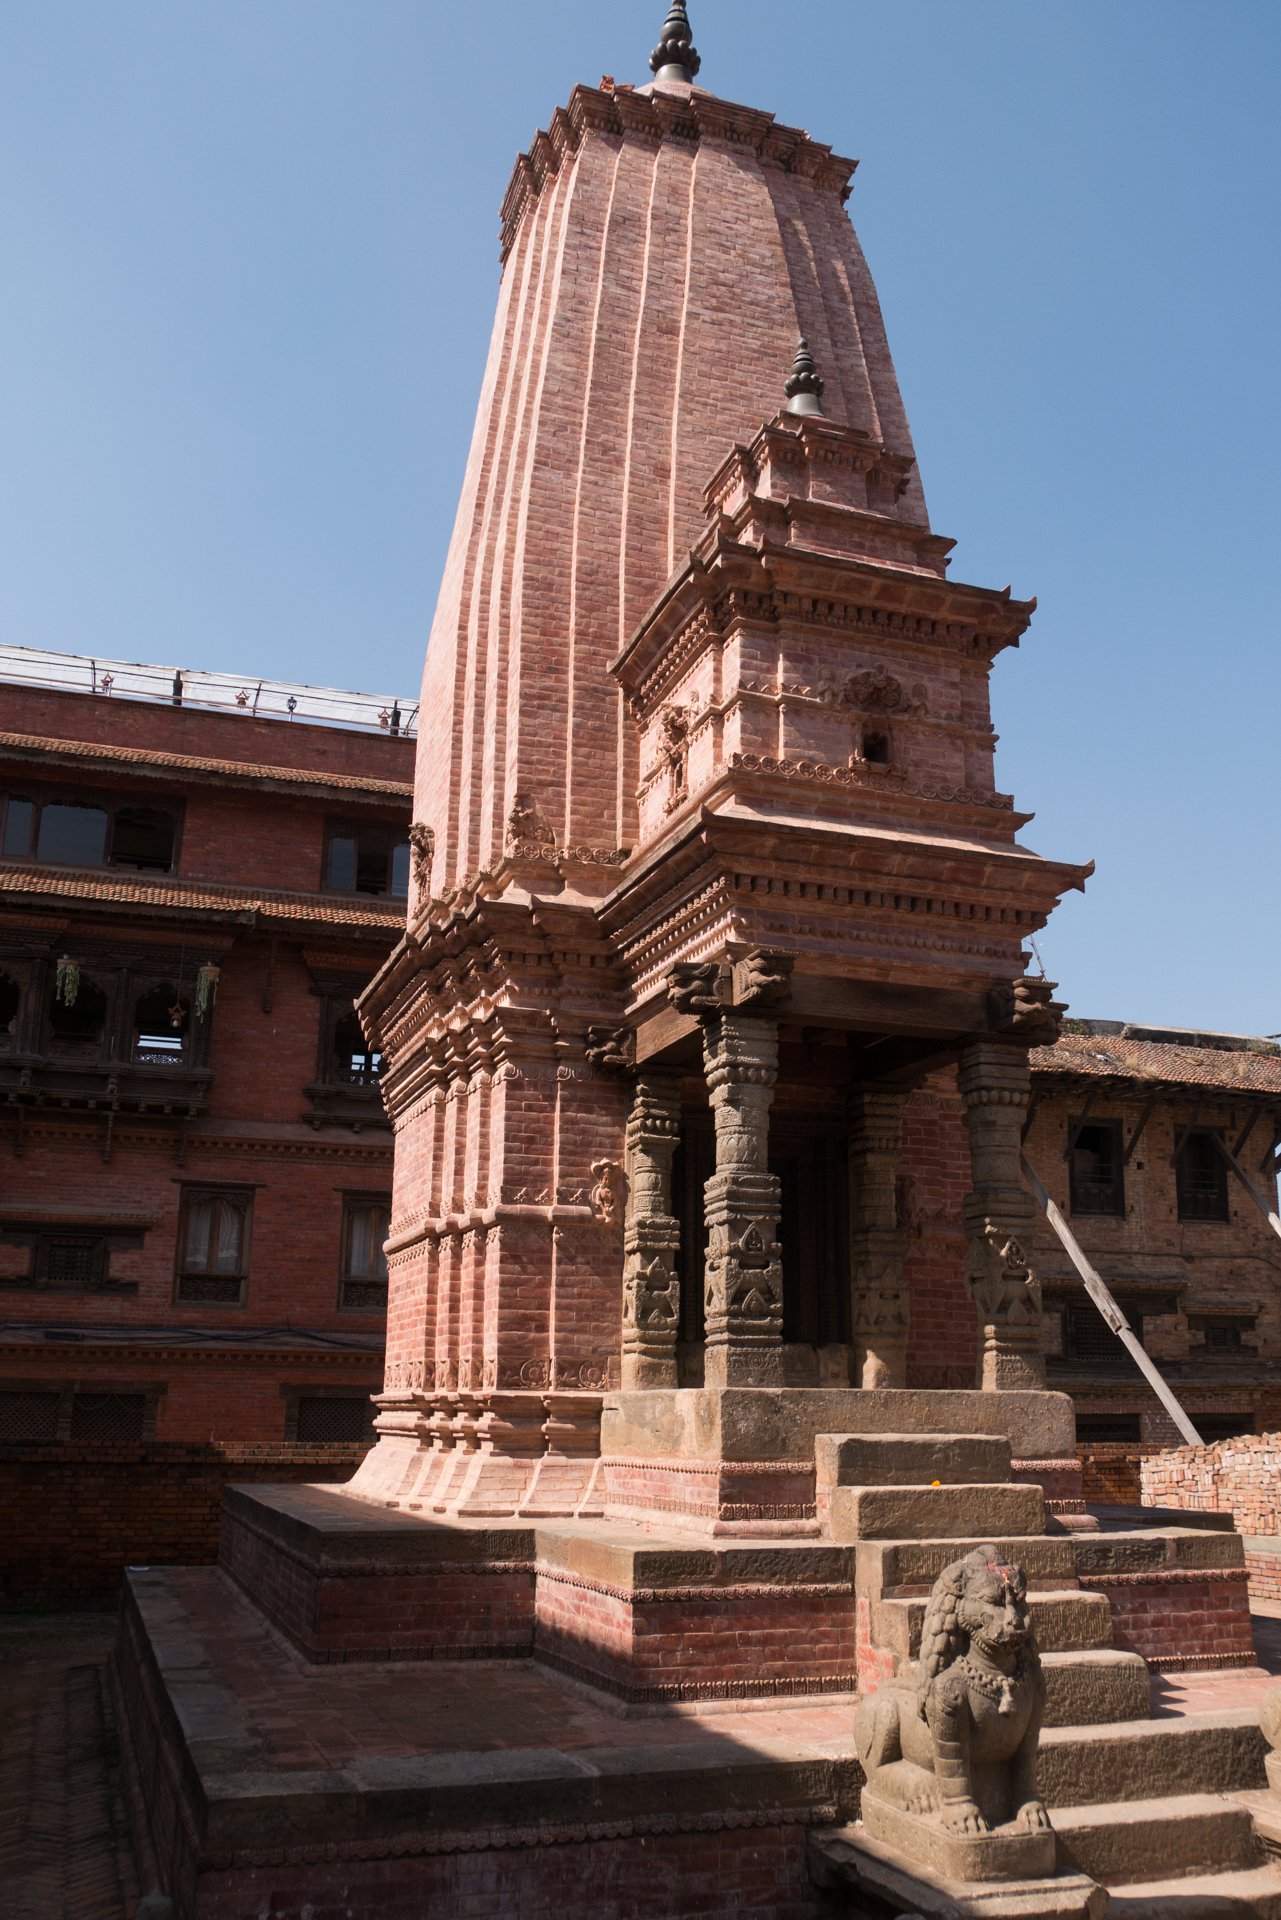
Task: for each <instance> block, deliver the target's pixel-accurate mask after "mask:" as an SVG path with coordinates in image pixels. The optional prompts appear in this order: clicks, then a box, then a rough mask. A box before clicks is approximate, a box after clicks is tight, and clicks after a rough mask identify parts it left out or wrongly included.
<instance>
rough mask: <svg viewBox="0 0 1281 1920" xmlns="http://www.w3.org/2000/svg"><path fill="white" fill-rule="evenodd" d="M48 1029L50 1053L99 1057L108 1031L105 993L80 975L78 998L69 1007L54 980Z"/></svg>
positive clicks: (50, 994) (84, 976)
mask: <svg viewBox="0 0 1281 1920" xmlns="http://www.w3.org/2000/svg"><path fill="white" fill-rule="evenodd" d="M48 1028H49V1031H48V1038H47V1045H48V1048H49V1051H50V1052H51V1053H53V1054H58V1055H63V1056H66V1055H72V1056H74V1057H75V1058H77V1059H84V1058H85V1057H86V1056H96V1055H97V1053H98V1051H99V1049H100V1048H101V1046H102V1043H103V1040H104V1038H105V1036H106V1032H107V996H106V994H105V993H104V992H103V990H102V988H101V987H99V986H97V985H96V984H95V983H94V982H93V981H92V980H90V979H88V978H87V976H86V975H84V974H81V975H80V978H79V980H78V982H77V983H76V997H75V999H74V1000H73V1001H72V1002H71V1004H70V1006H68V1005H67V1001H66V998H65V995H60V994H59V992H58V989H57V985H56V983H55V985H54V986H52V987H50V989H49V1003H48Z"/></svg>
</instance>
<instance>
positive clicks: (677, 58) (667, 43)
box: [649, 0, 703, 86]
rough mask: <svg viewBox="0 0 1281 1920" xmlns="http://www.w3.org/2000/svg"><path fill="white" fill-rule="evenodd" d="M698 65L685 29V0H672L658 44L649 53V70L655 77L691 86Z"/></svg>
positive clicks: (695, 51)
mask: <svg viewBox="0 0 1281 1920" xmlns="http://www.w3.org/2000/svg"><path fill="white" fill-rule="evenodd" d="M702 64H703V63H702V61H701V60H700V59H699V57H698V53H697V50H696V49H695V46H694V39H693V35H692V34H691V33H690V30H689V16H688V15H687V13H686V12H685V0H672V7H671V12H670V13H669V14H668V16H667V18H666V20H664V22H663V31H662V33H661V34H660V35H659V36H658V45H657V46H656V47H655V48H654V51H653V53H651V54H650V56H649V70H650V72H651V73H652V74H653V76H654V78H655V79H656V80H683V81H684V82H685V84H686V86H693V84H694V75H695V74H696V73H697V72H698V69H699V68H700V67H701V66H702Z"/></svg>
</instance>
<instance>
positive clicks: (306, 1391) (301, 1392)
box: [280, 1381, 379, 1447]
mask: <svg viewBox="0 0 1281 1920" xmlns="http://www.w3.org/2000/svg"><path fill="white" fill-rule="evenodd" d="M378 1391H379V1389H378V1388H377V1387H375V1386H371V1387H370V1388H369V1390H368V1391H367V1392H365V1393H363V1394H362V1392H361V1390H360V1388H359V1387H352V1386H324V1387H318V1386H314V1385H312V1383H311V1382H310V1381H304V1382H303V1383H302V1384H301V1385H294V1384H293V1383H292V1382H286V1383H284V1384H282V1386H281V1389H280V1394H281V1398H282V1399H283V1401H284V1403H285V1439H286V1441H287V1442H292V1443H293V1444H295V1445H297V1446H304V1447H354V1446H361V1445H363V1444H364V1441H363V1440H359V1441H358V1440H299V1438H298V1403H299V1401H300V1400H361V1399H363V1400H364V1401H365V1403H366V1404H367V1406H368V1408H369V1412H368V1414H367V1415H366V1417H365V1433H366V1435H367V1436H368V1441H369V1444H370V1445H371V1446H372V1445H373V1444H374V1442H375V1441H376V1440H377V1438H378V1435H377V1432H376V1431H375V1429H374V1424H373V1423H374V1420H375V1418H376V1417H377V1412H378V1409H377V1408H376V1407H375V1406H374V1404H373V1396H374V1394H375V1393H377V1392H378Z"/></svg>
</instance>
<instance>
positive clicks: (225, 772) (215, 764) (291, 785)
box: [0, 733, 414, 812]
mask: <svg viewBox="0 0 1281 1920" xmlns="http://www.w3.org/2000/svg"><path fill="white" fill-rule="evenodd" d="M0 759H5V760H17V761H24V762H27V763H38V764H39V766H40V767H41V768H48V767H67V768H69V769H70V768H72V767H75V768H81V769H83V768H86V767H88V768H91V769H92V770H93V771H95V772H103V773H116V772H118V771H119V770H120V768H122V767H128V769H129V771H130V773H131V774H135V775H137V777H138V778H139V779H142V780H164V781H166V782H167V783H168V784H169V785H170V786H172V785H173V784H174V776H175V775H178V776H180V777H181V779H182V781H183V782H184V783H186V782H193V781H194V782H195V783H196V784H198V785H201V786H216V787H227V786H231V787H249V788H252V789H254V790H256V791H259V792H263V791H266V792H268V793H305V794H306V795H307V796H308V798H310V799H317V800H338V801H341V803H342V804H343V806H362V805H375V806H379V807H381V808H382V809H383V811H384V812H385V811H387V809H388V807H389V806H390V805H391V804H392V803H396V802H402V803H403V804H404V805H405V806H408V805H409V804H410V803H411V802H412V800H413V797H414V789H413V785H412V783H410V782H407V781H401V780H375V779H374V778H372V776H369V777H367V776H365V775H363V774H362V775H357V774H351V773H324V772H321V771H320V770H319V769H317V770H316V771H314V772H313V771H310V770H307V769H304V768H299V767H264V766H259V765H257V764H256V763H255V762H252V761H243V760H212V759H207V758H205V757H204V756H203V755H199V754H192V753H166V752H162V751H161V750H160V749H159V748H156V747H112V746H106V745H104V744H103V743H102V742H101V741H97V740H63V739H59V738H57V737H53V736H51V737H48V738H46V737H45V736H43V735H41V734H34V733H0Z"/></svg>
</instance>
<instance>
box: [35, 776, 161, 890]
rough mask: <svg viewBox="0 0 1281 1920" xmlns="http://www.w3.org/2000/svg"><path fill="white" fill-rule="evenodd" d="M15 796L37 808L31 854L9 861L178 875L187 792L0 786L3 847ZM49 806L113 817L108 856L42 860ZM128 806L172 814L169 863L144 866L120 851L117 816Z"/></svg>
mask: <svg viewBox="0 0 1281 1920" xmlns="http://www.w3.org/2000/svg"><path fill="white" fill-rule="evenodd" d="M14 800H19V801H25V802H27V803H28V804H29V805H30V806H31V809H32V813H31V828H30V832H29V834H28V836H27V850H26V852H25V853H4V854H3V855H0V857H2V858H4V859H5V860H20V861H23V862H29V863H30V864H31V865H33V866H44V867H66V868H68V869H70V870H71V871H73V872H77V871H83V872H85V873H102V872H104V871H105V870H106V869H108V868H111V869H113V870H114V871H116V872H117V873H129V872H132V873H143V874H145V873H166V874H174V873H177V872H178V870H179V860H180V856H181V848H182V829H183V821H184V816H185V812H186V802H185V801H184V799H183V797H182V795H181V794H168V793H165V794H152V793H127V792H122V791H121V790H120V789H119V788H117V787H78V786H52V785H48V784H47V783H45V782H44V781H39V780H37V781H32V782H30V783H25V782H15V783H14V784H13V786H8V785H6V786H5V787H3V788H0V848H3V846H4V841H5V835H6V833H7V830H8V825H9V806H10V803H11V802H12V801H14ZM45 807H92V808H95V809H97V810H98V811H99V812H101V813H105V814H106V816H107V830H106V833H105V835H104V838H103V848H102V859H101V860H100V861H96V862H92V863H90V864H89V865H87V866H86V865H85V864H84V863H83V862H80V861H74V860H49V859H44V860H42V859H41V858H40V854H39V846H40V817H41V813H42V811H43V809H44V808H45ZM128 808H139V809H141V810H143V811H151V812H156V813H167V814H169V815H170V816H171V817H172V819H173V847H172V851H171V853H170V858H169V864H168V866H167V867H159V866H147V867H140V866H139V865H138V864H137V862H136V861H132V860H127V859H121V858H120V857H118V856H117V854H116V852H115V846H114V843H115V837H116V816H117V815H118V814H120V813H123V812H124V811H125V810H126V809H128Z"/></svg>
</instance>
